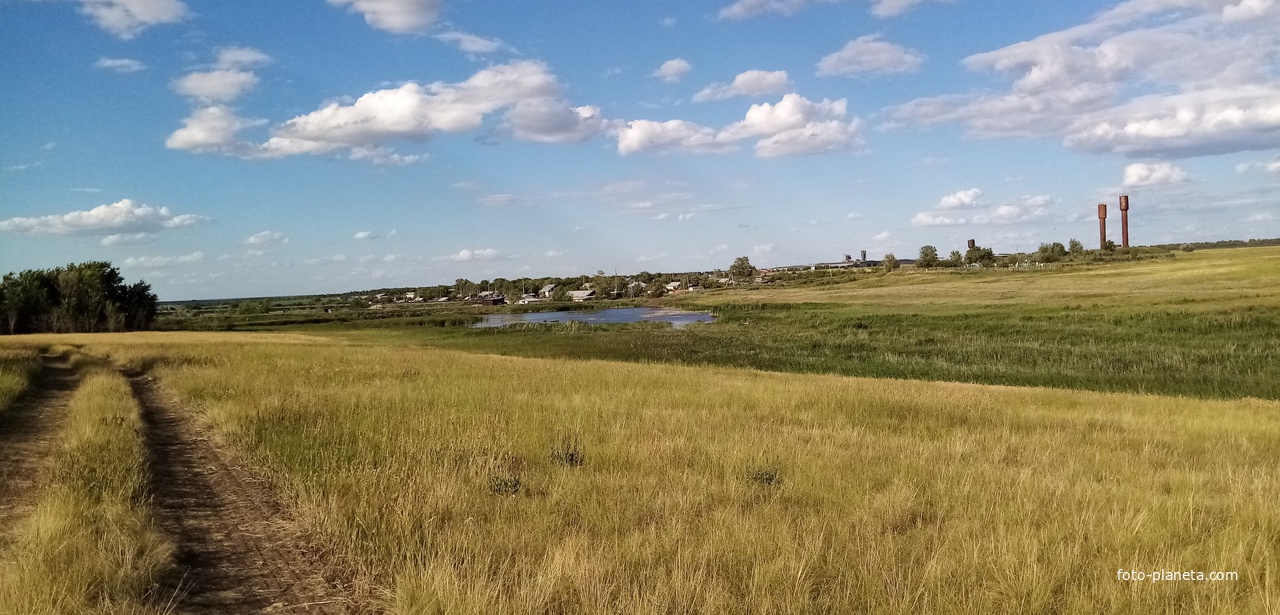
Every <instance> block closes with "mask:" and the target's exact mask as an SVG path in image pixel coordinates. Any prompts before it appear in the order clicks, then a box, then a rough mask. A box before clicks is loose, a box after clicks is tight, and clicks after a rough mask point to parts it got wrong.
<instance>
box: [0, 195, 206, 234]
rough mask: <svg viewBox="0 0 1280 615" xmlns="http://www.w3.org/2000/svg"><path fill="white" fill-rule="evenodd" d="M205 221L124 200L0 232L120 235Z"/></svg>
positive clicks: (16, 221)
mask: <svg viewBox="0 0 1280 615" xmlns="http://www.w3.org/2000/svg"><path fill="white" fill-rule="evenodd" d="M206 222H209V218H206V217H204V216H197V215H194V214H182V215H174V214H173V213H172V212H171V211H169V208H168V207H152V206H151V205H142V204H138V203H135V202H134V201H132V200H130V199H124V200H121V201H117V202H115V203H111V204H109V205H99V206H97V207H94V208H93V209H90V210H89V211H73V212H70V213H66V214H56V215H49V216H42V217H39V218H10V219H8V220H3V221H0V232H8V233H22V234H33V235H124V234H129V233H154V232H159V231H162V230H166V229H175V228H188V227H192V226H197V225H200V224H204V223H206Z"/></svg>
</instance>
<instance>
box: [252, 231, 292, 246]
mask: <svg viewBox="0 0 1280 615" xmlns="http://www.w3.org/2000/svg"><path fill="white" fill-rule="evenodd" d="M244 243H246V244H248V245H251V246H261V245H270V244H276V243H289V238H288V237H285V236H284V233H273V232H271V231H262V232H261V233H255V234H253V235H250V236H249V237H248V238H247V239H245V240H244Z"/></svg>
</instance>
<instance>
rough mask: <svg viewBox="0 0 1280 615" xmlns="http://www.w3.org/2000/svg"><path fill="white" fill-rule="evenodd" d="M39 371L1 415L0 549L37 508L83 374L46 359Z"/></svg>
mask: <svg viewBox="0 0 1280 615" xmlns="http://www.w3.org/2000/svg"><path fill="white" fill-rule="evenodd" d="M40 363H41V366H40V371H39V372H37V373H36V376H35V378H34V379H33V380H32V381H31V385H30V386H28V387H27V390H26V391H25V392H23V393H22V395H21V396H19V397H18V399H17V400H15V401H14V403H13V405H12V406H10V407H9V409H8V410H0V544H4V542H5V541H7V540H8V538H7V536H6V535H7V534H8V532H9V530H10V529H11V528H13V527H15V526H16V525H17V524H18V520H19V519H21V518H23V517H24V516H25V515H26V514H27V513H29V512H31V509H32V508H33V507H34V506H35V501H36V491H37V489H36V487H37V485H38V483H39V481H40V477H41V475H43V474H44V468H45V464H46V463H47V462H48V459H49V453H50V451H51V449H52V448H53V444H54V442H56V441H57V437H58V431H59V430H58V427H59V426H60V425H61V424H62V421H63V420H64V419H65V418H66V416H67V408H68V406H69V404H70V402H71V395H72V393H75V390H76V387H77V386H79V385H80V374H79V372H78V371H77V370H76V369H75V368H74V367H73V366H72V365H71V364H70V362H68V361H67V359H66V358H65V357H57V356H51V355H43V356H41V357H40Z"/></svg>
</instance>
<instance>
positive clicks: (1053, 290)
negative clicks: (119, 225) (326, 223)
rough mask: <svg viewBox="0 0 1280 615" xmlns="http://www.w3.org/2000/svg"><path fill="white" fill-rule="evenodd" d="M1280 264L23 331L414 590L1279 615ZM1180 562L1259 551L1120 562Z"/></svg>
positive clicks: (775, 607)
mask: <svg viewBox="0 0 1280 615" xmlns="http://www.w3.org/2000/svg"><path fill="white" fill-rule="evenodd" d="M1277 259H1280V250H1275V249H1257V250H1254V249H1250V250H1237V251H1231V252H1227V251H1222V252H1216V253H1215V252H1208V251H1206V252H1203V253H1202V252H1196V253H1193V254H1192V255H1190V257H1186V256H1184V255H1179V257H1178V259H1176V260H1173V261H1165V262H1161V263H1137V264H1131V265H1130V264H1126V265H1115V266H1111V267H1108V268H1102V269H1081V268H1077V269H1074V270H1070V271H1061V272H1059V271H1052V272H1036V273H1034V274H1023V273H1006V272H992V273H978V274H969V273H964V274H952V273H941V274H937V275H934V274H913V275H906V274H903V275H899V274H892V275H889V276H884V277H873V278H867V279H863V280H860V281H858V282H854V283H852V284H842V285H832V286H814V285H808V286H804V287H798V288H791V289H787V288H780V289H779V288H767V289H761V290H737V291H733V292H727V293H714V294H708V295H703V296H701V297H697V298H696V300H697V301H698V302H700V303H699V305H707V306H714V307H716V309H717V310H719V313H720V315H721V319H720V321H719V322H717V323H715V324H713V325H708V326H694V327H690V328H688V329H685V330H682V331H674V330H671V329H669V328H664V327H658V326H643V325H636V326H618V327H602V328H595V329H592V328H587V327H581V326H564V327H530V328H526V329H516V330H508V331H498V332H492V331H469V330H453V329H443V330H430V331H426V330H419V329H418V328H413V329H410V330H406V331H355V332H353V331H338V330H331V329H326V328H323V327H319V328H310V329H307V330H308V331H312V332H314V333H316V334H315V335H301V334H272V333H253V334H245V333H224V334H213V333H169V334H164V333H151V334H103V335H95V336H74V337H68V336H46V337H28V338H22V339H3V338H0V352H3V351H4V350H5V349H14V348H18V347H19V345H27V346H31V345H49V344H53V343H64V344H76V345H82V346H83V348H84V350H85V351H86V352H89V353H92V354H95V355H102V356H110V357H111V358H112V359H114V360H117V361H121V362H126V363H128V364H131V365H133V366H135V367H139V368H142V369H145V370H148V371H149V372H150V373H152V374H153V375H154V376H155V377H156V378H157V379H158V380H159V382H160V383H161V384H162V385H163V386H164V387H166V388H168V389H170V390H171V391H173V392H174V393H176V394H177V396H178V397H179V398H180V399H181V400H183V402H184V403H185V404H186V405H187V407H189V408H191V409H192V410H193V411H195V412H196V413H197V414H198V416H199V417H200V419H201V421H202V422H203V423H204V424H205V425H207V426H208V427H209V428H210V429H211V430H212V433H213V434H214V437H215V440H216V442H217V443H218V445H219V446H222V447H224V448H226V449H227V450H228V451H230V452H231V454H232V455H233V456H234V457H235V458H237V459H239V460H241V461H243V462H244V463H245V464H246V465H247V466H249V467H252V468H255V471H257V472H260V473H261V474H262V475H263V476H264V477H265V478H266V479H267V481H268V483H269V484H271V485H272V486H273V487H274V488H275V489H276V490H277V491H278V493H280V495H281V498H282V500H283V502H284V504H285V508H286V510H287V511H288V513H289V515H290V518H291V520H292V521H293V522H295V523H297V524H299V525H300V526H301V527H302V528H303V530H304V532H305V534H306V535H307V536H310V537H311V538H312V539H313V540H315V541H316V542H317V543H318V544H319V546H320V547H321V548H322V549H323V550H325V551H326V552H330V553H332V554H333V555H334V557H335V559H336V560H337V561H340V562H343V565H344V566H345V567H346V569H347V572H348V573H349V574H350V575H352V576H353V577H354V578H355V579H357V580H358V584H359V585H361V586H363V587H372V588H374V595H376V596H377V597H378V600H379V606H380V607H381V608H383V609H385V610H387V611H388V612H391V613H402V614H420V613H464V614H470V613H474V614H480V613H601V612H604V613H655V614H656V613H676V612H679V613H741V612H761V613H764V612H768V613H851V612H869V613H919V612H975V613H1096V612H1111V613H1144V614H1145V613H1223V612H1255V613H1274V612H1277V611H1278V610H1280V580H1278V579H1277V574H1278V573H1280V570H1277V562H1280V509H1277V508H1276V506H1275V505H1274V503H1275V502H1276V501H1278V500H1280V475H1277V473H1276V472H1275V463H1276V459H1278V458H1280V401H1277V399H1280V390H1277V389H1276V388H1275V387H1276V386H1277V385H1276V382H1275V378H1274V374H1276V373H1280V368H1278V367H1277V358H1278V356H1280V355H1278V351H1277V345H1276V344H1277V342H1276V341H1275V340H1276V337H1275V333H1276V332H1277V328H1278V326H1280V323H1278V322H1277V316H1276V313H1275V310H1276V307H1277V297H1278V296H1280V281H1277V280H1276V276H1274V275H1273V274H1272V272H1274V271H1276V270H1277V269H1275V268H1273V267H1274V265H1275V264H1276V263H1277ZM1161 267H1163V268H1161ZM1218 274H1221V276H1220V275H1218ZM1036 276H1040V277H1036ZM1099 279H1116V280H1124V281H1123V282H1115V283H1108V284H1105V285H1101V288H1100V289H1097V290H1090V289H1093V288H1095V287H1097V286H1099V285H1098V284H1097V282H1096V281H1097V280H1099ZM1162 280H1163V282H1162ZM1233 280H1234V281H1233ZM1161 284H1164V285H1165V286H1169V285H1176V288H1177V290H1170V289H1168V288H1164V289H1162V287H1161ZM975 288H986V289H992V291H991V292H988V291H986V290H975ZM1108 289H1109V290H1108ZM1144 289H1145V290H1144ZM788 292H794V293H795V295H794V296H793V298H795V299H797V300H802V301H803V303H788V302H786V301H785V299H786V298H787V296H788V295H787V293H788ZM1089 293H1093V294H1094V295H1096V296H1089V297H1086V296H1085V295H1086V294H1089ZM1060 294H1061V295H1063V296H1069V297H1070V299H1064V300H1062V301H1061V302H1059V301H1057V300H1054V299H1053V297H1056V296H1058V295H1060ZM989 295H990V296H989ZM950 296H955V299H956V301H955V304H954V305H953V306H952V307H951V308H950V309H948V307H947V305H946V304H945V302H946V299H947V298H948V297H950ZM1179 296H1185V297H1184V298H1186V299H1187V300H1186V301H1181V302H1178V297H1179ZM895 297H898V299H895ZM1126 297H1129V298H1128V299H1126ZM1205 298H1208V299H1207V300H1202V299H1205ZM692 300H694V299H686V300H685V301H692ZM1002 302H1007V304H1006V303H1002ZM423 329H425V328H423ZM424 346H443V347H456V348H459V349H465V350H466V351H465V352H464V351H461V350H450V349H447V348H439V347H424ZM493 352H500V353H505V354H511V355H526V356H499V355H496V354H485V353H493ZM530 356H542V357H545V358H529V357H530ZM598 357H606V358H611V359H624V360H622V361H614V360H609V361H605V360H595V358H598ZM566 359H574V360H566ZM681 363H686V364H685V365H682V364H681ZM687 363H699V364H702V365H687ZM706 364H720V365H706ZM744 367H755V368H761V367H763V368H768V369H770V370H774V371H759V370H757V369H744ZM792 372H835V373H837V374H839V373H848V374H860V373H868V372H869V373H872V374H875V375H892V376H896V377H913V378H917V380H897V379H885V378H862V377H847V376H840V375H830V374H812V373H792ZM927 380H968V381H970V382H971V383H958V382H937V381H933V382H930V381H927ZM972 382H1007V383H1012V384H1021V385H1027V384H1045V385H1051V386H1052V387H1053V388H1043V387H1028V386H1019V387H1011V386H993V385H990V384H974V383H972ZM1085 389H1098V390H1108V389H1110V390H1113V391H1119V392H1100V391H1098V390H1085ZM1144 391H1145V392H1146V393H1143V392H1144ZM1151 392H1159V393H1162V394H1160V395H1156V394H1150V393H1151ZM108 397H109V396H108ZM1214 398H1216V399H1214ZM117 437H119V438H120V439H121V440H123V441H127V440H128V437H127V434H124V433H120V434H118V436H117ZM126 456H127V455H126ZM59 464H60V465H64V464H65V465H68V466H74V464H73V463H72V462H71V461H65V462H64V461H60V462H59ZM95 506H97V505H95ZM102 506H105V504H103V505H102ZM33 527H34V526H33ZM33 535H34V534H33ZM129 536H131V538H127V539H126V541H125V542H126V543H127V544H131V545H133V546H134V547H135V548H140V547H141V546H147V545H152V546H154V547H155V548H156V549H160V546H159V545H160V543H158V542H153V541H152V538H149V537H148V536H149V535H148V534H146V533H145V532H144V533H141V534H131V535H129ZM85 540H88V539H75V541H76V542H81V541H85ZM148 549H150V547H148ZM144 551H145V552H148V553H161V552H162V551H160V550H155V551H152V550H147V549H144ZM37 560H39V558H37ZM91 568H92V566H91ZM134 570H147V568H146V567H142V568H134ZM1158 570H1166V571H1188V570H1191V571H1199V572H1203V573H1205V574H1209V573H1213V572H1227V573H1234V574H1235V575H1238V578H1236V579H1234V580H1221V581H1210V580H1205V581H1160V582H1153V581H1151V580H1147V581H1126V580H1120V579H1119V578H1118V573H1120V572H1121V571H1143V572H1147V573H1150V572H1152V571H1158ZM131 578H136V577H131ZM135 589H136V588H135ZM131 591H133V590H131ZM72 593H74V592H72ZM135 593H136V592H135ZM2 597H3V594H0V598H2Z"/></svg>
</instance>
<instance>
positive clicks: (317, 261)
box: [302, 254, 347, 265]
mask: <svg viewBox="0 0 1280 615" xmlns="http://www.w3.org/2000/svg"><path fill="white" fill-rule="evenodd" d="M345 262H347V255H346V254H335V255H333V256H325V257H321V258H309V259H307V260H304V261H302V264H303V265H325V264H329V263H345Z"/></svg>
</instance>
